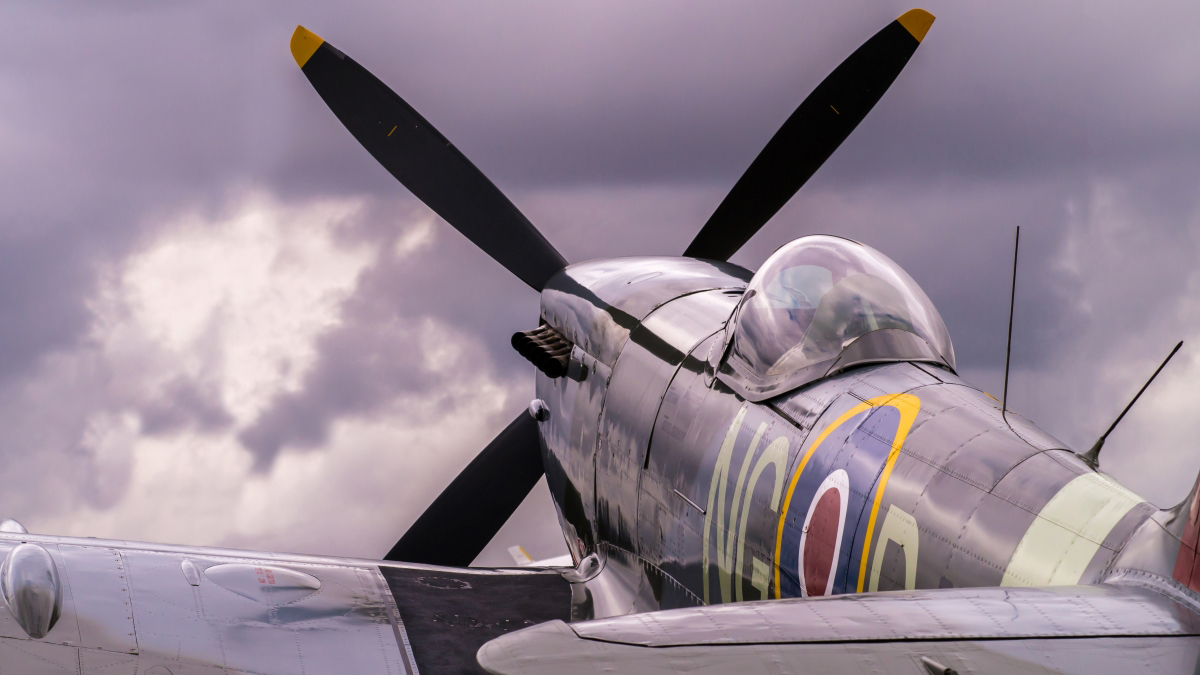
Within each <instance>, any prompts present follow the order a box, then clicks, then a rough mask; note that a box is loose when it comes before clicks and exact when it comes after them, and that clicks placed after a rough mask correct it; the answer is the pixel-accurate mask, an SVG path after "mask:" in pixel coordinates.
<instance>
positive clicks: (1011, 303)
mask: <svg viewBox="0 0 1200 675" xmlns="http://www.w3.org/2000/svg"><path fill="white" fill-rule="evenodd" d="M1020 250H1021V226H1020V225H1018V226H1017V241H1016V243H1015V244H1013V275H1012V294H1011V295H1009V296H1008V342H1007V343H1006V344H1005V347H1004V399H1003V400H1002V401H1001V402H1000V416H1001V417H1003V418H1004V419H1005V421H1008V362H1009V360H1010V359H1011V358H1012V323H1013V308H1014V307H1015V306H1016V304H1017V253H1018V252H1020Z"/></svg>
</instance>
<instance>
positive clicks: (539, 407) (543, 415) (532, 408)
mask: <svg viewBox="0 0 1200 675" xmlns="http://www.w3.org/2000/svg"><path fill="white" fill-rule="evenodd" d="M529 415H530V417H532V418H533V419H535V420H537V421H539V422H545V421H546V420H548V419H550V408H548V407H547V406H546V402H545V401H543V400H542V399H540V398H535V399H533V400H532V401H530V402H529Z"/></svg>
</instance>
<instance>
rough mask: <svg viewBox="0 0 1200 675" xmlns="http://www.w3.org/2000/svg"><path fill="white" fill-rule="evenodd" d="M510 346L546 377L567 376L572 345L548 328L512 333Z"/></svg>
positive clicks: (543, 326) (546, 326)
mask: <svg viewBox="0 0 1200 675" xmlns="http://www.w3.org/2000/svg"><path fill="white" fill-rule="evenodd" d="M512 346H513V349H515V350H517V353H518V354H520V355H521V356H524V357H525V358H527V359H529V361H530V363H532V364H533V365H535V366H537V368H538V370H540V371H542V372H543V373H545V374H546V376H547V377H550V378H556V377H562V376H564V375H566V374H567V363H568V362H569V361H570V359H571V347H572V345H571V343H570V342H567V340H566V338H564V337H563V336H561V335H559V334H558V332H557V331H555V330H554V329H553V328H551V327H550V326H548V325H544V324H543V325H542V326H539V327H538V328H536V329H534V330H526V331H521V332H520V333H513V336H512Z"/></svg>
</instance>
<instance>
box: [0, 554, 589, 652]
mask: <svg viewBox="0 0 1200 675" xmlns="http://www.w3.org/2000/svg"><path fill="white" fill-rule="evenodd" d="M22 542H29V543H31V544H37V545H39V546H41V547H42V548H44V549H45V550H46V551H47V552H49V554H50V556H51V557H52V558H53V559H54V562H55V565H56V566H57V568H58V569H59V571H60V573H61V580H62V587H63V588H62V592H63V596H62V614H61V617H60V618H59V620H58V622H57V623H55V624H54V626H53V627H52V628H51V629H50V631H49V633H48V634H47V635H46V636H45V637H43V638H41V639H34V638H31V637H30V636H29V635H27V634H26V633H25V631H24V630H23V629H22V628H21V627H20V626H19V625H18V624H17V621H16V619H15V618H14V617H13V616H12V613H11V612H9V611H8V610H7V609H5V610H2V611H0V668H2V669H3V671H4V672H6V673H7V672H13V673H22V674H42V673H56V674H58V673H76V674H84V675H86V674H88V673H103V674H105V675H120V674H127V675H137V674H140V673H146V672H154V673H158V672H169V673H172V675H185V674H200V673H202V674H204V675H213V674H216V673H221V674H225V673H255V674H259V675H267V674H272V675H273V674H284V673H288V674H291V673H305V674H307V675H316V674H320V673H329V674H335V673H336V674H343V673H372V674H374V673H378V674H392V675H417V673H418V672H426V673H436V672H444V671H439V670H438V669H437V668H428V669H425V668H421V669H419V668H418V665H417V664H418V662H419V659H420V658H421V657H420V655H419V647H420V645H418V646H417V647H418V650H417V652H418V657H417V659H414V657H413V652H414V649H413V647H412V646H410V644H409V639H408V632H406V628H405V623H404V618H403V616H401V614H402V612H401V611H400V610H398V608H397V599H394V598H393V592H392V590H391V589H390V587H389V581H388V580H386V579H385V577H386V576H388V575H396V574H403V575H408V576H409V577H411V578H414V579H415V580H416V582H417V583H421V582H422V580H423V579H426V578H435V577H436V578H445V577H447V576H448V575H447V574H446V573H447V572H449V573H450V575H452V577H453V579H454V580H455V581H457V580H460V579H461V580H465V581H461V582H458V583H459V584H461V585H463V586H467V587H469V586H470V585H471V583H472V582H474V583H475V585H477V586H478V585H481V584H482V583H483V582H486V581H487V580H504V579H514V580H532V579H538V578H544V577H546V576H547V572H546V571H544V570H510V571H491V570H466V569H447V568H439V567H433V566H429V565H413V564H404V563H387V562H379V561H370V560H357V559H344V558H326V557H317V556H303V555H287V554H273V553H258V552H250V551H236V550H229V549H216V548H192V547H183V546H169V545H154V544H141V543H135V542H125V541H112V540H100V539H92V538H74V537H54V536H44V535H33V534H18V533H13V534H10V533H0V555H4V556H7V555H8V553H9V552H10V551H11V550H12V549H13V548H15V547H16V546H18V545H20V544H21V543H22ZM188 567H191V568H193V569H195V570H197V571H198V572H197V574H196V576H195V577H189V573H188ZM414 575H416V576H414ZM421 575H427V576H421ZM549 576H550V577H552V578H553V580H554V581H555V582H557V583H558V584H561V585H562V586H563V587H564V591H565V590H566V588H565V587H566V584H565V582H563V581H562V580H561V578H560V577H559V575H558V574H556V573H553V572H550V573H549ZM272 582H275V583H272ZM525 583H526V585H528V583H527V582H525ZM427 586H428V587H427ZM437 586H438V585H437V584H431V583H427V584H426V586H418V588H423V589H425V591H426V592H427V593H428V594H430V595H429V597H428V598H425V599H423V600H422V602H423V604H424V605H428V606H430V608H431V610H432V611H435V612H436V611H443V612H444V611H447V610H445V609H439V604H438V598H448V599H450V600H453V598H454V593H456V592H461V591H457V590H456V589H455V588H454V587H452V586H447V587H437ZM567 597H569V593H565V594H563V595H561V597H559V596H556V597H554V598H552V601H553V602H554V604H555V605H556V606H560V607H563V608H564V609H563V611H562V612H561V615H562V616H564V617H565V616H566V614H567V612H566V610H565V607H566V604H567ZM510 604H511V603H510ZM404 615H405V616H408V617H409V620H410V621H412V620H414V611H413V610H411V609H409V610H406V611H404ZM546 618H552V617H546ZM542 620H545V619H542ZM435 621H436V617H435ZM433 625H435V626H436V625H437V624H436V623H434V624H433ZM525 625H530V622H528V621H524V622H522V621H517V622H516V623H515V627H521V626H525ZM462 630H466V631H467V632H468V634H470V633H472V632H478V631H479V630H480V628H478V627H474V626H470V625H468V626H465V627H463V628H462ZM503 630H505V628H504V627H501V630H500V632H503ZM495 634H496V632H492V633H491V635H493V636H494V635H495ZM478 644H482V640H480V641H479V642H478V643H477V645H478ZM476 648H477V646H475V647H470V650H471V651H473V650H474V649H476ZM472 665H474V664H473V663H472ZM153 668H166V670H165V671H160V670H152V669H153Z"/></svg>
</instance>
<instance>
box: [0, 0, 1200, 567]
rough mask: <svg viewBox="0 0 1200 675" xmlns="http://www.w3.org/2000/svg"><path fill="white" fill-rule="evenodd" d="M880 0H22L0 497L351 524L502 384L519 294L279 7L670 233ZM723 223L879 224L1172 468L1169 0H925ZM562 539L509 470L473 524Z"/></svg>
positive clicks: (158, 522)
mask: <svg viewBox="0 0 1200 675" xmlns="http://www.w3.org/2000/svg"><path fill="white" fill-rule="evenodd" d="M908 8H909V6H908V5H905V4H901V3H899V2H895V1H892V0H877V1H865V0H864V1H862V2H845V1H844V0H843V1H837V2H834V1H823V2H787V3H783V2H748V1H742V2H736V3H734V2H730V3H725V4H717V3H704V2H694V1H687V2H683V1H680V2H666V1H661V2H654V3H645V2H614V1H612V0H606V1H605V2H596V3H562V2H540V3H539V2H515V1H514V2H505V3H478V2H461V3H460V2H439V3H408V2H379V3H367V2H346V3H330V2H322V3H313V2H294V1H293V2H279V3H270V2H204V3H185V2H177V3H169V4H168V3H152V2H128V3H120V2H106V3H86V4H81V3H73V2H60V3H55V2H39V3H4V4H3V5H2V6H0V21H2V22H3V24H4V25H5V27H6V39H5V40H4V41H3V42H2V43H0V459H2V461H0V516H13V517H17V518H19V519H20V520H22V521H23V522H24V523H25V524H26V525H27V526H28V527H29V528H30V529H31V530H32V531H37V532H45V533H59V534H72V535H91V536H99V537H121V538H128V539H141V540H155V541H167V542H175V543H188V544H202V545H219V546H238V547H249V548H267V549H279V550H288V551H302V552H313V553H323V554H336V555H349V556H364V557H377V556H379V555H381V554H382V553H383V552H385V551H386V550H387V549H388V548H389V547H390V546H391V544H392V543H393V542H394V541H395V540H396V539H397V538H398V537H399V536H400V535H401V534H402V533H403V532H404V530H405V528H406V527H407V526H408V525H409V524H410V523H411V522H412V521H413V520H414V519H415V518H416V517H417V515H419V513H420V512H421V510H422V509H423V508H424V507H425V505H426V504H428V502H429V501H430V500H431V499H432V498H433V497H434V496H435V495H436V494H437V493H438V492H439V491H440V490H441V488H442V487H443V486H444V485H445V484H446V483H448V482H449V481H450V479H451V478H452V477H453V476H454V475H455V474H456V473H457V472H458V470H459V469H461V468H462V466H464V465H465V464H466V463H467V462H468V461H469V460H470V458H471V457H472V456H473V455H474V454H475V453H476V452H477V451H478V450H479V449H480V448H482V447H483V446H484V445H485V444H486V443H487V442H488V440H490V439H491V438H492V437H493V436H494V435H495V434H496V433H497V432H498V431H499V430H500V429H501V428H503V427H504V425H505V424H506V423H507V422H508V421H509V420H511V419H512V418H513V417H514V416H515V415H516V414H517V413H518V412H519V411H520V410H521V409H522V408H523V407H524V406H525V405H526V403H527V402H528V400H529V398H530V397H531V396H532V376H531V371H532V368H531V367H530V366H529V365H528V364H527V363H525V362H524V361H523V360H522V359H521V358H520V357H519V356H518V355H517V354H516V353H515V352H513V351H512V350H511V349H510V348H509V347H508V336H509V335H510V334H511V333H512V332H513V331H514V330H519V329H523V328H528V327H530V326H532V325H533V324H534V323H535V322H536V316H537V297H536V294H535V293H533V292H532V291H530V290H529V289H528V288H527V287H525V286H524V284H522V283H521V282H519V281H517V280H516V279H515V278H513V277H511V276H510V275H508V274H507V273H506V272H505V271H504V270H503V269H502V268H501V267H500V266H499V265H497V264H496V263H494V262H492V261H491V260H490V259H489V258H487V257H486V256H485V255H483V254H482V253H480V252H479V251H478V250H476V249H474V248H473V247H472V246H471V245H470V244H469V243H468V242H467V241H466V240H465V239H464V238H463V237H462V236H460V235H459V234H458V233H457V232H455V231H453V230H452V229H450V228H449V227H448V226H447V225H446V224H445V223H443V222H440V221H439V220H438V219H437V218H436V217H434V216H433V215H432V213H431V212H430V211H429V210H428V209H426V208H425V207H423V206H422V205H421V204H420V203H419V202H417V201H416V200H415V199H414V198H413V197H412V196H411V195H409V194H408V193H407V192H406V191H405V190H404V189H403V188H402V187H400V186H399V185H398V184H396V183H395V182H394V181H393V179H392V178H391V177H390V176H389V175H388V174H387V173H386V172H385V171H384V170H383V169H382V168H380V167H379V166H377V165H376V164H375V163H374V161H373V160H372V159H371V158H370V156H369V155H368V154H367V153H366V152H365V151H364V150H363V149H362V148H360V147H359V146H358V145H357V144H356V143H355V142H354V141H353V139H352V138H351V137H350V135H349V134H348V133H347V132H346V131H345V130H344V129H343V128H342V126H341V125H340V124H339V123H338V122H337V121H336V119H335V118H334V117H333V115H332V114H331V113H330V112H329V111H328V110H327V109H326V108H325V106H324V104H323V103H322V102H321V100H320V98H319V97H318V96H317V95H316V93H315V92H314V91H313V90H312V88H311V87H310V86H309V84H308V82H307V80H306V79H305V78H304V76H303V75H302V73H301V72H300V71H299V69H298V68H296V66H295V63H294V62H293V60H292V57H291V55H290V53H289V51H288V40H289V38H290V36H291V33H292V30H293V29H294V28H295V26H296V24H298V23H302V24H304V25H305V26H307V27H308V28H310V29H311V30H313V31H314V32H316V33H318V34H319V35H321V36H322V37H324V38H325V39H327V40H328V41H330V42H331V43H332V44H334V45H336V46H337V47H339V48H340V49H342V50H343V51H345V52H347V53H348V54H350V55H351V56H353V57H354V58H355V59H356V60H358V61H359V62H360V63H362V64H364V65H365V66H366V67H368V68H369V69H371V70H372V71H373V72H374V73H375V74H376V75H378V76H379V77H380V78H381V79H383V80H384V81H385V82H387V83H388V84H390V85H391V86H392V87H393V88H394V89H395V90H396V91H397V92H398V93H400V94H401V95H402V96H403V97H405V98H406V99H407V100H408V101H409V102H410V103H411V104H412V105H413V106H414V107H416V108H417V109H418V110H419V111H421V113H423V114H424V116H425V117H426V118H427V119H429V120H430V121H431V122H433V124H435V125H436V126H437V127H438V128H439V129H440V130H441V131H442V133H443V134H445V135H446V136H447V137H448V138H449V139H451V140H452V141H453V142H454V143H455V144H456V145H457V146H458V147H459V148H460V149H461V150H463V152H464V153H465V154H466V155H467V156H468V157H470V158H471V159H472V160H473V161H474V162H475V163H476V164H477V165H478V166H479V167H480V168H481V169H482V170H483V171H484V172H485V173H486V174H488V175H489V176H490V177H491V178H492V179H493V180H494V181H495V182H496V184H497V185H498V186H499V187H500V188H501V189H502V190H504V191H505V192H506V193H507V194H508V195H509V196H510V197H511V198H512V200H513V201H514V202H515V203H516V204H517V206H518V207H519V208H520V209H521V210H522V211H523V212H524V213H525V214H526V215H527V216H529V218H530V219H531V220H532V221H533V222H534V223H535V224H536V225H537V226H538V227H539V228H540V229H541V230H542V231H543V232H544V233H545V234H546V236H547V237H548V238H549V239H550V241H551V242H552V243H553V244H554V245H555V246H556V247H557V248H558V249H559V250H560V251H562V252H563V254H564V255H565V256H566V257H567V258H568V259H569V260H571V261H582V260H587V259H591V258H599V257H608V256H616V255H631V254H658V255H674V254H678V253H679V252H681V251H682V250H683V248H684V247H685V246H686V245H687V242H688V241H689V240H690V239H691V237H692V236H693V235H694V233H695V232H696V231H697V230H698V229H699V227H700V226H701V225H702V224H703V222H704V221H705V220H706V219H707V217H708V215H709V214H710V213H711V212H712V210H713V209H714V208H715V207H716V205H717V204H718V203H719V202H720V200H721V198H722V197H723V196H724V194H725V192H726V190H728V188H729V187H730V186H731V185H732V184H733V183H734V181H735V180H736V179H737V177H738V175H739V174H740V173H741V172H742V170H744V169H745V167H746V166H747V165H748V164H749V162H750V161H751V160H752V159H753V158H754V156H755V155H756V154H757V153H758V151H759V150H760V149H761V148H762V146H763V145H764V144H765V143H766V141H767V140H768V139H769V138H770V137H771V135H772V134H773V133H774V131H775V130H776V129H777V128H778V126H779V125H780V124H781V123H782V122H783V120H785V119H786V118H787V116H788V115H789V114H790V113H791V111H792V110H793V109H794V108H795V106H796V105H797V104H798V103H799V102H800V101H801V100H802V99H803V98H804V96H806V95H807V94H808V92H809V91H810V90H811V89H812V88H813V87H814V86H815V85H816V84H817V83H818V82H820V80H821V79H822V78H824V76H825V75H826V74H828V73H829V71H830V70H832V69H833V68H834V67H835V66H836V65H837V64H838V63H839V62H840V61H841V60H842V59H843V58H845V57H846V56H847V55H848V54H849V53H850V52H851V51H853V49H854V48H856V47H857V46H858V45H859V44H861V43H862V42H863V41H864V40H865V39H866V38H867V37H869V36H870V35H871V34H873V33H874V32H875V31H877V30H878V29H879V28H881V27H882V26H883V25H884V24H886V23H887V22H888V21H890V20H892V19H893V18H895V17H896V16H898V15H899V14H900V13H902V12H903V11H904V10H906V9H908ZM925 8H926V9H928V10H930V11H932V12H933V13H934V14H936V15H937V16H938V19H937V22H936V23H935V24H934V26H933V29H932V30H931V31H930V33H929V35H928V37H927V38H926V40H925V43H924V44H923V45H922V47H921V48H920V49H919V50H918V52H917V54H916V55H915V57H914V58H913V59H912V61H911V62H910V63H909V65H908V67H907V69H906V70H905V72H904V73H902V74H901V76H900V78H899V79H898V80H897V82H896V84H895V85H894V86H893V87H892V88H891V90H890V91H889V92H888V94H887V95H886V96H885V97H884V98H883V100H882V101H881V102H880V104H879V105H878V106H877V107H876V108H875V110H874V111H873V112H872V113H871V115H870V116H869V117H868V118H867V119H866V121H865V122H864V123H863V124H862V125H861V126H860V127H859V129H858V131H857V132H855V134H854V135H852V136H851V138H850V139H849V140H848V141H847V142H846V143H845V144H844V145H843V146H842V148H841V149H840V150H839V151H838V152H837V153H836V154H835V155H834V157H833V158H832V159H831V160H830V161H829V162H828V164H827V165H826V166H825V167H824V168H823V169H822V170H821V171H820V172H819V173H818V174H817V175H816V176H815V177H814V179H813V180H812V181H811V182H810V183H809V184H808V185H807V186H806V187H805V188H804V189H803V190H802V191H801V192H800V194H799V195H798V196H797V197H796V198H795V199H793V200H792V202H791V203H789V204H788V206H787V207H785V208H784V210H783V211H782V212H780V213H779V215H777V216H776V217H775V219H774V220H772V221H771V222H770V223H769V224H768V225H767V226H766V227H765V228H764V229H763V230H762V231H761V232H760V233H759V234H758V235H757V236H756V237H755V238H754V239H753V240H752V241H751V242H750V243H749V245H747V246H746V247H745V248H744V249H743V250H742V251H741V252H739V254H738V255H737V256H736V257H735V258H734V261H735V262H738V263H740V264H743V265H745V266H747V267H750V268H755V267H757V266H758V265H759V263H761V261H762V260H763V259H764V258H765V257H766V256H767V255H768V254H769V253H770V252H771V251H772V250H773V249H774V248H776V247H777V246H779V245H780V244H782V243H784V242H786V241H788V240H790V239H792V238H794V237H797V236H800V235H803V234H809V233H818V232H821V233H830V234H838V235H842V236H848V237H852V238H855V239H858V240H860V241H863V242H866V243H868V244H871V245H872V246H874V247H876V248H878V249H880V250H882V251H883V252H884V253H886V254H887V255H889V256H891V257H892V258H893V259H895V260H896V261H897V262H899V263H900V264H901V265H902V266H903V267H905V268H906V269H907V270H908V272H909V273H910V274H911V275H912V276H913V277H914V278H915V279H916V280H917V281H918V282H919V283H920V284H921V285H922V286H923V288H924V289H925V291H926V292H927V293H928V294H929V296H930V297H931V298H932V299H933V301H934V302H935V303H936V304H937V306H938V307H939V308H940V310H941V312H942V314H943V316H944V317H945V319H946V322H947V324H948V326H949V329H950V333H951V335H952V337H953V339H954V344H955V348H956V351H957V354H958V362H959V365H960V370H961V372H962V373H963V374H964V375H965V376H966V377H967V378H968V379H969V380H971V381H974V382H976V383H978V384H979V385H980V386H982V387H984V388H985V389H987V390H988V391H991V392H993V393H997V394H998V393H999V390H1000V381H1001V373H1002V370H1003V360H1004V330H1005V321H1006V318H1007V309H1008V306H1007V304H1008V280H1009V273H1010V266H1011V240H1012V236H1013V229H1014V227H1015V226H1017V225H1020V226H1021V227H1022V235H1023V237H1022V243H1023V248H1022V258H1021V273H1020V278H1019V282H1018V290H1017V310H1016V314H1017V319H1016V322H1015V329H1014V341H1013V342H1014V344H1013V368H1014V370H1013V375H1012V384H1011V390H1010V401H1011V403H1012V406H1013V407H1014V408H1015V409H1017V410H1018V411H1020V412H1022V413H1024V414H1025V415H1027V416H1029V417H1031V418H1032V419H1033V420H1035V421H1036V422H1037V423H1038V424H1040V425H1041V426H1042V427H1044V428H1045V429H1047V430H1048V431H1049V432H1051V433H1052V434H1054V435H1056V436H1058V437H1059V438H1061V439H1062V440H1063V441H1065V442H1066V443H1067V444H1068V445H1070V446H1072V447H1074V448H1076V449H1086V448H1087V447H1088V446H1090V445H1091V443H1092V441H1093V440H1094V439H1095V437H1096V435H1097V434H1099V433H1100V431H1102V430H1103V428H1104V427H1105V426H1106V425H1107V423H1108V421H1110V420H1111V419H1112V418H1113V416H1115V414H1116V413H1117V412H1118V411H1119V410H1120V408H1121V406H1122V405H1123V404H1124V402H1125V401H1126V400H1127V399H1128V398H1129V397H1130V396H1131V395H1132V394H1133V393H1134V392H1135V391H1136V389H1137V387H1138V386H1140V383H1141V381H1142V380H1143V379H1144V378H1145V377H1146V376H1148V375H1149V373H1150V372H1151V371H1152V370H1153V369H1154V367H1155V365H1156V364H1157V362H1158V361H1159V360H1161V358H1162V357H1163V356H1165V354H1166V353H1167V351H1168V350H1169V349H1170V347H1171V345H1173V344H1174V342H1175V341H1177V340H1179V339H1183V340H1185V346H1184V349H1183V351H1182V352H1181V353H1180V354H1179V355H1178V356H1177V357H1176V360H1175V362H1173V363H1172V365H1171V366H1170V367H1169V368H1168V370H1166V371H1165V372H1164V374H1163V375H1162V377H1161V379H1160V381H1159V382H1158V383H1157V384H1156V385H1155V386H1154V387H1153V388H1152V389H1151V390H1150V391H1149V392H1148V393H1147V395H1146V397H1145V398H1144V400H1143V402H1141V403H1140V404H1139V405H1138V407H1137V408H1136V409H1135V410H1134V412H1133V413H1131V415H1130V416H1129V417H1128V418H1127V420H1126V421H1125V422H1124V423H1123V425H1122V426H1121V428H1120V429H1119V430H1118V431H1117V432H1116V433H1115V434H1114V435H1113V436H1112V438H1111V439H1110V441H1109V443H1108V445H1107V447H1106V449H1105V453H1104V457H1103V461H1102V465H1103V468H1104V469H1105V470H1107V471H1108V472H1110V473H1111V474H1113V475H1114V476H1115V477H1117V478H1118V479H1119V480H1121V481H1123V482H1125V483H1126V484H1127V485H1128V486H1130V487H1131V488H1133V489H1134V490H1135V491H1138V492H1139V493H1141V494H1142V495H1144V496H1146V497H1147V498H1149V499H1151V500H1152V501H1154V502H1156V503H1159V504H1160V505H1167V504H1171V503H1174V502H1175V501H1177V500H1179V499H1180V498H1182V496H1183V495H1184V493H1185V492H1186V491H1187V488H1188V487H1189V486H1190V484H1191V482H1192V480H1193V478H1194V476H1195V475H1196V473H1197V471H1198V470H1200V414H1197V409H1200V384H1197V382H1198V381H1200V264H1198V263H1200V189H1198V188H1200V65H1197V64H1200V41H1198V40H1197V39H1196V37H1195V36H1196V35H1198V34H1200V5H1197V4H1196V3H1194V2H1160V3H1153V4H1149V5H1142V6H1139V7H1138V8H1136V10H1135V9H1134V8H1133V7H1132V6H1131V5H1130V4H1129V3H1127V2H1122V3H1118V2H1110V1H1108V0H1088V1H1087V2H1066V1H1063V2H1056V3H1049V4H1048V3H1044V2H1026V1H1017V0H1006V1H1005V2H992V3H983V2H950V1H944V0H932V1H931V2H929V3H927V4H926V5H925ZM516 543H520V544H523V545H525V547H526V548H527V549H528V550H530V552H531V553H533V554H534V555H535V556H549V555H555V554H558V553H560V552H563V551H565V548H564V547H563V546H562V543H561V536H560V534H559V533H558V532H557V529H556V526H555V525H554V520H553V515H552V511H551V506H550V503H549V497H548V494H547V493H546V491H545V488H544V487H539V489H538V490H535V492H534V493H532V494H531V496H530V498H529V499H527V500H526V503H525V504H524V505H523V506H522V508H521V510H520V511H518V515H517V517H515V518H514V520H513V521H511V522H510V523H509V525H508V526H506V528H505V529H504V530H503V531H502V532H501V534H500V535H498V536H497V538H496V540H495V541H493V542H492V545H491V546H490V547H489V549H488V551H485V553H484V554H483V555H482V556H481V557H480V560H479V561H478V562H479V563H481V564H484V563H487V564H505V563H508V562H509V558H508V556H507V555H506V554H505V553H504V549H505V547H507V546H509V545H512V544H516Z"/></svg>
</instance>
